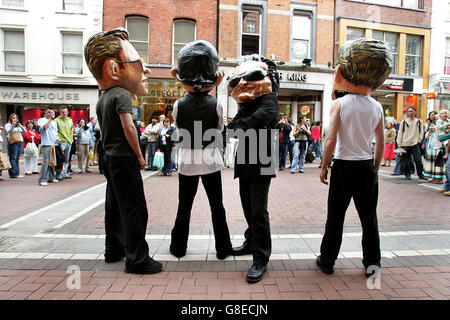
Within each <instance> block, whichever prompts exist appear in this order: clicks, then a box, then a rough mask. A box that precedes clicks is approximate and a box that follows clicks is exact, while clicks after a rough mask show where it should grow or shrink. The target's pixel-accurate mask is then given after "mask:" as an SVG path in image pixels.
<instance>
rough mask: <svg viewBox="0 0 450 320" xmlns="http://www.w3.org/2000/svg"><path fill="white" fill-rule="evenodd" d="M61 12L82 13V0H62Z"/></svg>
mask: <svg viewBox="0 0 450 320" xmlns="http://www.w3.org/2000/svg"><path fill="white" fill-rule="evenodd" d="M63 10H66V11H76V12H79V11H83V0H63Z"/></svg>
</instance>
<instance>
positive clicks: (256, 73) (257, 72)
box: [228, 69, 269, 89]
mask: <svg viewBox="0 0 450 320" xmlns="http://www.w3.org/2000/svg"><path fill="white" fill-rule="evenodd" d="M268 74H269V73H268V72H267V71H265V70H262V69H252V70H249V71H247V72H246V73H244V74H242V75H240V76H235V77H232V78H231V80H230V81H229V82H228V85H229V86H230V88H232V89H233V88H235V87H236V86H237V85H238V84H239V82H240V81H241V79H244V80H246V81H259V80H262V79H264V78H265V77H266V76H267V75H268Z"/></svg>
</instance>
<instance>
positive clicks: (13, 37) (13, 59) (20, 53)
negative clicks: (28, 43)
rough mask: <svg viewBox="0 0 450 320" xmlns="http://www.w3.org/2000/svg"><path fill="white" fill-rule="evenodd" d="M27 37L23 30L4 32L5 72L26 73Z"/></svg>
mask: <svg viewBox="0 0 450 320" xmlns="http://www.w3.org/2000/svg"><path fill="white" fill-rule="evenodd" d="M24 39H25V37H24V31H23V30H4V31H3V59H4V71H6V72H25V40H24Z"/></svg>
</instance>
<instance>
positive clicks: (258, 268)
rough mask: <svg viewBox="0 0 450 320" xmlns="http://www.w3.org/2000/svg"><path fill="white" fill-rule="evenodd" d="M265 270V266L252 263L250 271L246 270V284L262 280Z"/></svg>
mask: <svg viewBox="0 0 450 320" xmlns="http://www.w3.org/2000/svg"><path fill="white" fill-rule="evenodd" d="M266 270H267V266H266V265H262V264H257V263H254V264H253V265H252V267H251V268H250V270H248V273H247V278H246V279H247V282H249V283H256V282H258V281H260V280H261V279H262V278H263V276H264V272H266Z"/></svg>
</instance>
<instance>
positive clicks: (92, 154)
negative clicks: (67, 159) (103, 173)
mask: <svg viewBox="0 0 450 320" xmlns="http://www.w3.org/2000/svg"><path fill="white" fill-rule="evenodd" d="M89 160H91V161H92V160H94V150H92V149H91V150H89Z"/></svg>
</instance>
